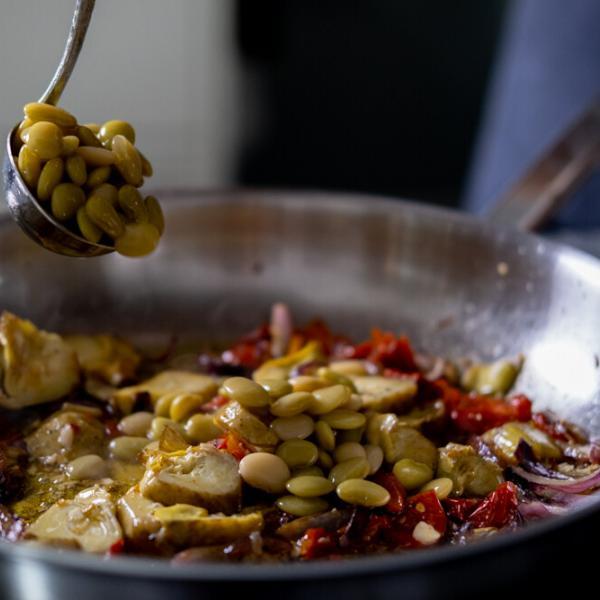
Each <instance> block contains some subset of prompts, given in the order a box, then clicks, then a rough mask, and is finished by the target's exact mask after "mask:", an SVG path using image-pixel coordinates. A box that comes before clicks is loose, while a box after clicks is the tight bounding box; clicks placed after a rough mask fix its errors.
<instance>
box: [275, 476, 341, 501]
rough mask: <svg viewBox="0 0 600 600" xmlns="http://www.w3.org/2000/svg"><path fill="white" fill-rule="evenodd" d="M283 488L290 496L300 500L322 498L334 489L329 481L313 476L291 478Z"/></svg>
mask: <svg viewBox="0 0 600 600" xmlns="http://www.w3.org/2000/svg"><path fill="white" fill-rule="evenodd" d="M285 487H286V488H287V491H288V492H290V494H294V496H300V498H316V497H318V496H324V495H326V494H329V492H332V491H333V489H334V485H333V483H331V481H329V479H326V478H325V477H319V476H315V475H302V476H300V477H293V478H292V479H290V480H289V481H288V482H287V483H286V485H285Z"/></svg>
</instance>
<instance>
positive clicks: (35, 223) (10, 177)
mask: <svg viewBox="0 0 600 600" xmlns="http://www.w3.org/2000/svg"><path fill="white" fill-rule="evenodd" d="M94 4H95V0H77V4H76V5H75V12H74V13H73V21H72V23H71V29H70V31H69V35H68V37H67V43H66V44H65V50H64V52H63V55H62V58H61V60H60V63H59V65H58V68H57V69H56V72H55V73H54V77H53V78H52V81H51V82H50V85H49V86H48V89H47V90H46V91H45V92H44V93H43V94H42V96H41V98H40V99H39V102H43V103H46V104H52V105H56V104H57V102H58V101H59V99H60V96H61V94H62V92H63V90H64V89H65V86H66V85H67V82H68V81H69V77H70V76H71V73H72V72H73V69H74V67H75V63H76V62H77V57H78V56H79V52H80V50H81V46H82V45H83V40H84V39H85V34H86V32H87V29H88V25H89V24H90V19H91V17H92V10H93V9H94ZM18 126H19V125H18V124H17V125H15V127H14V128H13V129H12V131H11V132H10V133H9V134H8V137H7V139H6V155H5V157H4V162H3V165H2V176H3V183H4V193H5V195H6V201H7V203H8V206H9V208H10V211H11V213H12V215H13V217H14V219H15V221H16V222H17V223H18V224H19V225H20V226H21V228H22V229H23V231H25V233H26V234H27V235H28V236H29V237H30V238H32V239H33V240H35V241H36V242H37V243H38V244H40V245H41V246H43V247H44V248H47V249H48V250H52V251H53V252H57V253H58V254H64V255H66V256H100V255H102V254H108V253H109V252H113V251H114V247H112V246H107V245H105V244H95V243H93V242H90V241H89V240H86V239H85V238H84V237H82V236H80V235H77V234H76V233H74V232H73V231H71V230H69V229H68V228H67V227H65V226H64V225H62V224H61V223H59V222H58V221H56V220H55V219H54V218H53V217H52V215H51V214H50V213H49V212H47V211H46V210H45V209H44V208H43V207H42V206H41V205H40V203H39V202H38V201H37V199H36V198H35V196H34V195H33V194H32V193H31V192H30V191H29V189H28V187H27V186H26V185H25V182H24V181H23V179H22V177H21V175H20V173H19V171H18V169H17V165H16V164H15V162H16V161H15V157H14V156H13V153H12V144H11V142H12V140H13V139H14V137H13V136H15V135H16V131H17V128H18Z"/></svg>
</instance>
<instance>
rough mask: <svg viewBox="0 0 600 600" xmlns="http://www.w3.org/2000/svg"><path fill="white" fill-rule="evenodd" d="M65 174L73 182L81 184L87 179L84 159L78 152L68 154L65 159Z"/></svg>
mask: <svg viewBox="0 0 600 600" xmlns="http://www.w3.org/2000/svg"><path fill="white" fill-rule="evenodd" d="M66 168H67V175H68V176H69V177H70V179H71V181H72V182H73V183H76V184H77V185H83V184H84V183H85V182H86V180H87V167H86V166H85V160H83V158H82V157H81V156H79V154H74V155H73V156H69V157H68V158H67V161H66Z"/></svg>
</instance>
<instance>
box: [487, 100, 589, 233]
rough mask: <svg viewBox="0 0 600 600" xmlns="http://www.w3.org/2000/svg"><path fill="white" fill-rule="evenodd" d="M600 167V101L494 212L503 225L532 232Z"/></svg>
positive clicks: (578, 120) (524, 177) (509, 193)
mask: <svg viewBox="0 0 600 600" xmlns="http://www.w3.org/2000/svg"><path fill="white" fill-rule="evenodd" d="M599 165H600V100H596V101H595V102H594V103H593V105H592V106H591V107H589V108H588V109H587V110H586V111H585V112H584V113H583V114H582V115H581V116H580V117H579V118H578V119H577V120H576V121H575V122H574V123H573V124H572V125H571V126H570V127H569V129H568V130H567V131H566V132H565V133H564V134H563V135H561V137H560V138H559V139H558V140H556V141H555V142H554V143H553V144H552V145H551V146H550V147H549V148H548V149H547V150H546V152H544V154H543V155H542V156H541V158H540V159H539V160H537V161H536V162H535V163H534V164H533V165H532V166H531V167H530V168H529V169H528V170H527V171H526V172H525V174H524V175H523V177H521V178H520V179H519V180H518V181H517V183H516V184H514V185H513V187H512V188H510V189H509V191H508V192H507V193H506V194H505V195H504V196H502V197H501V198H500V200H499V201H498V202H497V203H496V205H495V206H494V207H493V208H492V209H491V211H490V213H489V215H488V216H489V218H490V219H491V220H492V221H494V222H495V223H498V224H500V225H509V226H513V227H517V229H521V230H530V231H533V230H535V229H538V228H539V227H541V226H542V225H543V224H544V223H545V222H546V220H547V219H548V218H549V217H550V216H551V215H552V214H554V212H555V211H556V210H557V209H558V207H559V206H560V205H561V204H562V202H563V201H564V200H565V199H566V198H567V197H568V196H569V194H570V193H571V192H573V191H574V190H575V189H577V187H578V186H579V185H580V184H581V183H582V182H583V180H584V179H585V178H586V177H588V176H589V175H590V174H591V172H592V171H593V170H594V169H595V168H597V167H598V166H599Z"/></svg>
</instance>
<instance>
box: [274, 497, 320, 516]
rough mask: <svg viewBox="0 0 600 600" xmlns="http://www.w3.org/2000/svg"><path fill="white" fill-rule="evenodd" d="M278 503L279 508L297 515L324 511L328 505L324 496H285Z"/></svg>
mask: <svg viewBox="0 0 600 600" xmlns="http://www.w3.org/2000/svg"><path fill="white" fill-rule="evenodd" d="M276 504H277V507H278V508H279V510H282V511H283V512H286V513H289V514H290V515H294V516H295V517H308V516H309V515H314V514H315V513H320V512H323V511H325V510H327V507H328V504H327V502H326V501H325V500H323V498H299V497H298V496H283V497H282V498H279V499H278V500H277V502H276Z"/></svg>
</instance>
